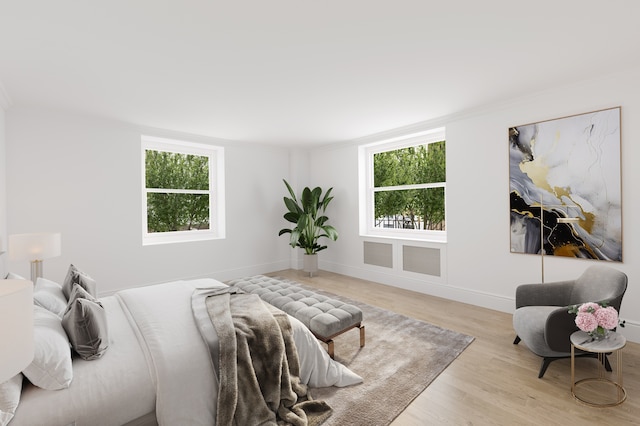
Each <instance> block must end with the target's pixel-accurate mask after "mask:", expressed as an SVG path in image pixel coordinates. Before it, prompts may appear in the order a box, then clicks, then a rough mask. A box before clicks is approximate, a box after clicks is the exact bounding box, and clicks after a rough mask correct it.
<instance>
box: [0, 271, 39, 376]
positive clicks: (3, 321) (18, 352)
mask: <svg viewBox="0 0 640 426" xmlns="http://www.w3.org/2000/svg"><path fill="white" fill-rule="evenodd" d="M33 350H34V343H33V284H32V283H31V281H27V280H0V383H3V382H5V381H7V380H9V379H10V378H12V377H13V376H15V375H16V374H18V373H19V372H21V371H22V370H24V369H25V367H27V366H28V365H29V364H30V363H31V361H32V360H33Z"/></svg>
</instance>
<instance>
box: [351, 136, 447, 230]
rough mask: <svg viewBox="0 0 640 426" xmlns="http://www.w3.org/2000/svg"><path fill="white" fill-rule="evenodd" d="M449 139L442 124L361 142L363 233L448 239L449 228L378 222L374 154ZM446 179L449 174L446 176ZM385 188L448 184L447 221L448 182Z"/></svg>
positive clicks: (361, 218)
mask: <svg viewBox="0 0 640 426" xmlns="http://www.w3.org/2000/svg"><path fill="white" fill-rule="evenodd" d="M443 140H444V141H445V145H446V129H445V127H438V128H434V129H431V130H427V131H424V132H420V133H414V134H411V135H404V136H399V137H396V138H393V139H385V140H382V141H377V142H373V143H369V144H366V145H361V146H360V147H359V150H358V160H359V167H358V169H359V180H360V182H359V183H360V184H359V216H360V217H359V222H360V223H359V225H360V226H359V230H360V236H362V237H378V238H380V237H381V238H395V239H405V240H418V241H433V242H446V240H447V231H446V229H445V230H443V231H439V230H416V229H399V228H376V227H375V226H374V219H375V218H374V215H375V204H374V199H375V192H377V191H380V188H375V187H374V155H375V154H378V153H380V152H386V151H394V150H398V149H402V148H408V147H412V146H419V145H428V144H430V143H434V142H440V141H443ZM445 179H446V178H445ZM383 188H384V190H404V189H406V190H408V189H420V188H444V197H445V222H446V217H447V182H446V180H445V181H444V182H437V183H424V184H414V185H400V186H394V187H383Z"/></svg>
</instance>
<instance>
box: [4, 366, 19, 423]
mask: <svg viewBox="0 0 640 426" xmlns="http://www.w3.org/2000/svg"><path fill="white" fill-rule="evenodd" d="M22 378H23V376H22V374H20V373H18V374H16V375H15V376H13V377H12V378H10V379H9V380H7V381H6V382H4V383H0V426H6V425H7V424H9V422H10V421H11V419H12V418H13V415H14V414H15V412H16V408H18V404H19V403H20V392H22Z"/></svg>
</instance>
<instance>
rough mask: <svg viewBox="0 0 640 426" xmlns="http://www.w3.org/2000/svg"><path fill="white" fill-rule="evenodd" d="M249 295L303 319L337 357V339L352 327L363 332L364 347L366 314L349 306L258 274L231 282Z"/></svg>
mask: <svg viewBox="0 0 640 426" xmlns="http://www.w3.org/2000/svg"><path fill="white" fill-rule="evenodd" d="M227 284H229V285H230V286H235V287H238V288H240V289H242V290H243V291H245V292H247V293H253V294H257V295H259V296H260V298H261V299H262V300H264V301H265V302H267V303H269V304H271V305H273V306H275V307H276V308H278V309H280V310H282V311H284V312H286V313H288V314H289V315H291V316H292V317H295V318H296V319H298V320H300V322H302V323H303V324H304V325H305V326H306V327H307V328H308V329H309V330H311V332H312V333H313V334H314V336H316V337H317V338H318V339H320V340H322V341H323V342H324V343H326V344H327V346H328V352H329V355H330V356H331V358H333V356H334V344H333V338H334V337H336V336H338V335H340V334H342V333H344V332H345V331H349V330H351V329H352V328H359V329H360V347H362V346H364V325H362V311H361V310H360V309H359V308H357V307H355V306H353V305H350V304H348V303H344V302H341V301H339V300H336V299H331V298H329V297H326V296H322V295H320V294H316V293H314V292H312V291H309V290H305V289H303V288H302V287H300V285H299V284H297V283H295V282H293V281H287V280H283V279H281V278H273V277H267V276H265V275H256V276H253V277H247V278H240V279H236V280H232V281H229V282H228V283H227Z"/></svg>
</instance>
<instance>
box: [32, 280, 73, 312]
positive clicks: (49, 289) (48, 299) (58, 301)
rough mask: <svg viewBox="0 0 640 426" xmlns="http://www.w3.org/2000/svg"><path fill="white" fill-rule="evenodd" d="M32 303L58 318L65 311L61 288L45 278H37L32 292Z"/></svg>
mask: <svg viewBox="0 0 640 426" xmlns="http://www.w3.org/2000/svg"><path fill="white" fill-rule="evenodd" d="M33 302H34V303H35V304H36V305H38V306H42V307H43V308H45V309H46V310H48V311H50V312H53V313H54V314H56V315H57V316H59V317H60V318H62V315H63V314H64V311H65V309H67V298H66V297H64V294H63V293H62V286H61V285H60V284H58V283H56V282H53V281H50V280H47V279H45V278H42V277H40V278H38V280H37V281H36V286H35V289H34V290H33Z"/></svg>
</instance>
